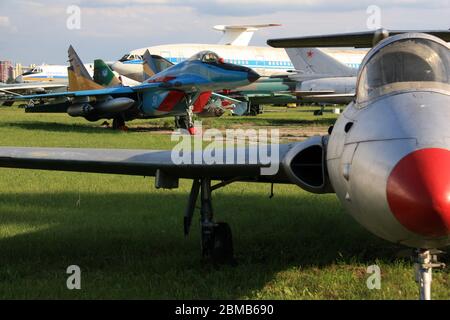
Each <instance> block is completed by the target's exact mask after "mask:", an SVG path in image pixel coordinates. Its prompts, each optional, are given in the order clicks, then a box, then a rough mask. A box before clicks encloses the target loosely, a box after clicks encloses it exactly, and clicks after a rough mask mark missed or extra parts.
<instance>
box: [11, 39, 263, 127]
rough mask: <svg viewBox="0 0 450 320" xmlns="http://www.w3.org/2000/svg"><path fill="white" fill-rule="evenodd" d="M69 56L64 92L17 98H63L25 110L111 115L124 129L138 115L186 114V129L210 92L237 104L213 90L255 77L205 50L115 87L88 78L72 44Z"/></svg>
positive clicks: (91, 117)
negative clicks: (138, 81)
mask: <svg viewBox="0 0 450 320" xmlns="http://www.w3.org/2000/svg"><path fill="white" fill-rule="evenodd" d="M69 60H70V64H71V66H70V67H69V71H68V75H69V91H68V92H63V93H52V94H45V95H29V96H20V97H17V98H16V99H17V100H19V99H20V100H32V99H38V100H39V101H43V100H51V99H55V98H64V99H66V100H65V101H64V102H62V103H59V104H57V105H50V106H49V105H44V106H34V107H31V108H30V109H34V111H33V112H39V110H45V111H46V112H48V110H49V109H52V108H53V109H54V110H56V111H60V110H61V109H62V110H64V111H66V112H67V113H68V114H69V115H71V116H80V117H84V118H86V119H87V120H88V121H97V120H100V119H114V121H113V127H114V128H121V127H124V126H125V121H128V120H132V119H137V118H140V119H146V118H155V117H166V116H180V117H186V118H187V119H188V120H187V121H186V124H185V129H189V130H191V131H192V125H191V124H192V123H193V121H192V113H201V112H203V111H204V108H205V106H206V105H207V103H208V102H209V101H210V98H211V97H212V96H213V97H215V98H217V99H225V100H229V101H233V102H236V103H242V102H241V101H237V100H233V99H231V98H227V97H224V96H221V95H219V94H216V93H213V91H218V90H223V89H232V88H235V87H240V86H243V85H248V84H250V83H252V82H254V81H256V80H257V79H258V78H259V75H258V74H257V73H256V72H254V71H253V70H251V69H249V68H246V67H242V66H238V65H234V64H230V63H225V62H224V61H223V59H221V58H220V57H219V56H218V55H217V54H215V53H214V52H211V51H204V52H200V53H198V54H196V55H195V56H193V57H191V58H190V59H189V60H187V61H184V62H182V63H180V64H177V65H174V66H171V67H168V68H167V69H165V70H162V71H161V72H158V73H156V72H155V73H154V74H153V75H152V76H151V77H150V78H148V79H147V80H146V81H144V82H143V83H141V84H139V85H136V86H120V85H119V84H120V82H119V81H116V82H115V84H116V85H118V86H113V87H105V86H104V85H101V84H99V83H97V82H95V81H94V79H92V78H91V77H90V75H89V74H88V72H87V70H85V68H84V66H83V64H82V63H81V60H80V59H79V57H78V55H77V54H76V53H75V51H74V50H73V48H72V47H70V48H69ZM98 62H99V63H101V61H98ZM105 71H108V70H105ZM94 76H96V75H94ZM97 76H101V75H97ZM105 81H106V80H105ZM110 81H111V79H109V80H108V82H110Z"/></svg>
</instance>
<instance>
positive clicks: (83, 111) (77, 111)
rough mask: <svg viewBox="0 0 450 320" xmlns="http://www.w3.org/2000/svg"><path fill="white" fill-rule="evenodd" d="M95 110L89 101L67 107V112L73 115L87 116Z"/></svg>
mask: <svg viewBox="0 0 450 320" xmlns="http://www.w3.org/2000/svg"><path fill="white" fill-rule="evenodd" d="M93 111H94V107H93V106H91V105H90V104H89V103H80V104H74V105H72V106H70V107H69V108H67V113H68V114H69V116H71V117H85V116H88V115H89V114H91V113H92V112H93Z"/></svg>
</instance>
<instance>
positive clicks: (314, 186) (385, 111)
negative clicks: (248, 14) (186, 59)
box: [0, 30, 450, 299]
mask: <svg viewBox="0 0 450 320" xmlns="http://www.w3.org/2000/svg"><path fill="white" fill-rule="evenodd" d="M445 41H450V31H428V32H423V33H420V32H407V31H393V32H389V31H387V30H378V31H376V32H363V33H352V34H339V35H331V36H327V35H324V36H312V37H303V38H290V39H279V40H269V41H268V43H269V44H270V45H273V46H277V47H317V46H340V47H342V46H357V47H361V46H363V47H372V46H373V48H372V49H371V50H370V51H369V52H368V54H367V55H366V57H365V58H364V61H363V62H362V65H361V68H360V70H359V74H358V81H357V90H356V98H355V100H354V101H353V102H351V103H350V104H349V105H348V106H347V108H346V110H345V112H344V114H343V115H341V116H340V117H339V119H338V120H337V122H336V124H335V125H334V126H333V127H331V128H330V130H329V133H330V134H329V135H328V136H322V137H319V136H317V137H313V138H310V139H308V140H306V141H304V142H299V143H290V144H282V145H279V146H278V148H274V149H272V148H271V150H276V151H274V153H271V158H272V159H273V161H272V162H270V163H267V162H265V160H263V159H261V158H257V161H254V160H255V159H251V157H249V154H250V152H252V150H253V151H254V148H255V147H253V146H251V147H248V148H246V149H245V151H246V154H245V155H246V157H245V161H242V159H236V157H235V153H233V156H232V158H231V159H228V158H227V157H228V152H222V153H221V155H219V156H218V159H216V161H215V162H214V163H207V162H205V160H202V161H200V162H199V161H196V160H195V159H198V158H200V159H203V157H202V154H200V157H198V156H199V154H198V153H187V154H184V155H183V158H184V157H186V156H187V159H188V160H190V161H186V162H184V163H182V164H179V163H175V162H174V161H173V158H172V152H171V151H150V150H115V149H107V150H96V149H70V148H69V149H64V148H61V149H58V148H15V147H3V148H0V166H2V167H11V168H29V169H44V170H63V171H81V172H98V173H117V174H128V175H143V176H155V177H156V178H155V184H156V187H158V188H168V189H170V188H176V187H178V180H179V179H180V178H184V179H192V180H193V185H192V189H191V194H190V196H189V202H188V206H187V209H186V212H185V218H184V219H185V220H184V221H185V233H188V231H189V226H190V224H191V220H192V216H193V213H194V210H195V208H196V202H197V198H198V197H199V194H200V214H201V225H202V227H201V234H202V250H203V254H204V255H206V256H210V257H212V258H213V259H217V260H218V261H224V260H225V261H226V260H230V259H231V258H232V254H233V247H232V239H231V231H230V228H229V227H228V225H227V224H223V223H215V222H214V219H213V207H212V198H211V194H212V191H214V190H217V189H219V188H221V187H223V186H226V185H228V184H230V183H233V182H235V181H252V182H266V183H267V182H268V183H290V184H295V185H298V186H299V187H300V188H302V189H304V190H306V191H309V192H312V193H318V194H323V193H330V192H335V193H336V194H337V197H338V199H339V200H340V202H341V203H342V205H343V206H344V207H345V208H346V209H347V211H348V212H349V213H350V214H351V215H352V216H353V217H354V218H355V219H356V220H357V221H358V222H359V223H360V224H361V225H362V226H364V227H365V228H366V229H367V230H369V231H371V232H373V233H374V234H376V235H377V236H379V237H381V238H383V239H385V240H388V241H391V242H394V243H397V244H402V245H405V246H408V247H412V248H417V279H418V280H419V282H420V293H421V298H423V299H429V298H430V292H431V272H432V269H433V268H436V267H439V266H441V265H442V264H440V263H439V262H438V261H437V251H435V250H434V249H436V248H443V247H446V246H448V245H450V198H449V196H448V195H449V194H450V166H449V163H450V139H449V138H448V137H450V127H449V126H448V123H449V121H450V110H449V109H448V106H449V105H450V45H449V44H447V43H446V42H445ZM214 60H216V59H214ZM179 81H180V82H181V83H180V85H179V86H178V87H179V88H182V87H185V84H186V83H187V82H190V81H187V80H186V79H185V80H184V81H183V79H179ZM173 85H174V83H173V82H171V81H169V82H168V84H167V85H165V86H168V87H171V86H173ZM265 149H267V148H265ZM257 151H261V149H260V148H259V150H257ZM266 151H267V150H266ZM253 154H259V157H261V153H259V152H257V153H253ZM274 156H278V157H274ZM230 160H231V161H230ZM238 160H239V161H238ZM274 165H275V166H279V170H278V171H276V172H275V173H274V174H271V175H268V173H267V172H265V171H264V170H262V169H267V168H268V167H274ZM212 180H221V181H222V182H221V183H218V184H216V185H212Z"/></svg>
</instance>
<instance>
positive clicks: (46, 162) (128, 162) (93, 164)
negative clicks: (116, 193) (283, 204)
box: [0, 145, 293, 180]
mask: <svg viewBox="0 0 450 320" xmlns="http://www.w3.org/2000/svg"><path fill="white" fill-rule="evenodd" d="M292 147H293V146H292V145H284V146H281V149H280V153H281V154H282V155H285V154H286V153H287V152H288V151H289V150H290V148H292ZM269 150H270V148H269ZM249 152H250V149H245V150H244V153H245V154H246V155H247V157H246V158H247V160H246V161H244V162H238V161H237V158H236V156H235V157H233V159H231V160H230V161H225V157H226V155H225V152H224V154H223V158H222V160H224V161H217V163H219V164H206V163H205V161H201V160H200V162H198V161H195V157H196V156H197V155H196V154H195V153H190V154H189V156H188V158H189V161H190V162H189V163H188V164H178V163H176V161H174V160H173V159H172V152H171V151H150V150H120V149H116V150H115V149H74V148H67V149H66V148H11V147H1V148H0V167H8V168H25V169H42V170H57V171H76V172H92V173H114V174H124V175H140V176H156V175H157V172H158V170H159V171H162V172H164V173H165V174H166V175H168V176H170V177H173V178H186V179H195V178H200V177H211V178H214V179H218V180H221V179H230V178H236V177H242V179H243V180H247V179H256V180H258V179H259V177H260V176H261V169H262V168H264V167H269V165H268V164H263V163H262V162H261V161H260V160H259V159H258V161H256V162H255V163H250V162H249V161H248V154H249ZM256 153H257V151H256ZM199 155H200V156H201V154H199ZM200 159H201V158H200ZM220 163H222V164H220ZM274 164H275V165H279V160H276V163H274ZM272 179H273V177H272ZM280 180H282V179H280Z"/></svg>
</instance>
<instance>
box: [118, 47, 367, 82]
mask: <svg viewBox="0 0 450 320" xmlns="http://www.w3.org/2000/svg"><path fill="white" fill-rule="evenodd" d="M147 49H148V50H149V51H150V53H152V54H156V55H160V56H162V57H163V58H165V59H167V60H169V61H170V62H172V63H174V64H177V63H180V62H182V61H185V60H186V59H187V58H189V57H191V56H192V55H194V54H195V53H197V52H199V51H204V50H212V51H214V52H216V53H217V54H219V55H220V56H221V57H222V58H223V59H224V60H225V61H226V62H229V63H233V64H237V65H241V66H245V67H248V68H252V69H253V70H255V71H256V72H257V73H258V74H260V75H261V76H271V75H274V74H277V75H279V74H285V73H286V72H287V71H289V70H294V66H293V64H292V62H291V61H290V59H289V56H288V55H287V53H286V51H285V50H284V49H275V48H270V47H255V46H230V45H217V44H169V45H160V46H152V47H147V48H141V49H136V50H132V51H130V53H128V54H126V55H125V56H124V57H123V58H122V59H120V60H119V61H117V62H116V63H114V64H113V65H112V67H113V69H114V70H115V71H117V72H118V73H120V74H123V75H126V76H127V74H128V75H130V77H131V78H133V74H139V73H142V67H141V64H142V56H143V54H144V53H145V51H146V50H147ZM324 51H325V52H326V53H329V54H331V55H332V56H333V57H335V58H336V59H338V60H339V61H341V62H342V63H344V64H346V65H348V66H350V67H353V68H358V67H359V64H360V61H361V52H360V51H358V50H341V49H324Z"/></svg>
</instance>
